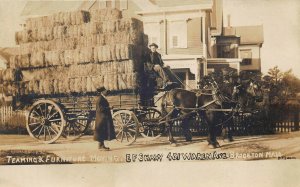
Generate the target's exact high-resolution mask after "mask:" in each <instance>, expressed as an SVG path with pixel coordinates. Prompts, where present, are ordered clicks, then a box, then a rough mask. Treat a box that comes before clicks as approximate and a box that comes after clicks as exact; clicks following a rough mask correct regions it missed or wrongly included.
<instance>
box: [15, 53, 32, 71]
mask: <svg viewBox="0 0 300 187" xmlns="http://www.w3.org/2000/svg"><path fill="white" fill-rule="evenodd" d="M30 56H31V55H30V54H25V55H18V57H17V58H18V59H19V67H20V68H28V67H30Z"/></svg>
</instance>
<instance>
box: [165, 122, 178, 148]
mask: <svg viewBox="0 0 300 187" xmlns="http://www.w3.org/2000/svg"><path fill="white" fill-rule="evenodd" d="M170 120H171V118H170V117H167V118H166V126H167V127H168V139H169V142H170V144H171V145H172V146H176V141H175V140H174V137H173V133H172V128H173V122H170Z"/></svg>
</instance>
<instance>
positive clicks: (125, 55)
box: [0, 9, 156, 143]
mask: <svg viewBox="0 0 300 187" xmlns="http://www.w3.org/2000/svg"><path fill="white" fill-rule="evenodd" d="M15 39H16V43H17V44H18V45H19V54H18V55H13V56H11V58H10V61H9V63H8V64H7V69H5V70H4V71H1V72H0V85H1V89H0V91H1V93H2V94H4V95H5V96H6V97H12V98H13V105H14V108H15V109H16V110H17V109H28V116H27V124H26V127H27V130H28V132H29V134H30V135H31V136H32V137H34V138H36V139H38V140H39V141H42V142H44V143H53V142H55V141H56V140H57V139H58V138H59V137H61V136H62V137H64V138H69V139H76V138H78V137H80V136H81V135H83V134H84V132H85V131H86V130H87V129H88V127H89V125H90V122H91V121H92V120H93V118H94V116H95V105H94V103H95V99H96V97H97V92H96V90H97V88H99V87H101V86H104V87H105V88H107V89H109V90H111V91H112V95H111V96H109V97H108V100H109V102H110V105H111V107H112V109H113V110H114V112H115V114H114V116H120V115H121V118H122V120H133V119H131V117H130V114H128V112H127V111H126V112H122V109H128V108H130V109H131V110H134V109H135V108H137V107H139V105H140V104H141V103H143V100H147V99H148V98H146V97H148V95H149V94H143V88H142V86H141V85H142V84H141V81H143V73H142V72H143V61H142V56H143V53H144V50H145V49H146V46H147V41H146V37H145V35H144V33H143V24H142V22H141V21H139V20H137V19H134V18H122V13H121V12H120V11H119V10H116V9H101V10H94V11H91V12H87V11H75V12H60V13H56V14H54V15H49V16H44V17H36V18H29V19H27V20H26V26H25V28H24V29H23V30H22V31H19V32H16V34H15ZM146 95H147V96H146ZM123 111H124V110H123ZM153 111H154V110H149V112H153ZM154 113H155V112H154ZM128 115H129V116H128ZM145 115H148V114H145V113H144V116H145ZM155 115H156V114H155ZM123 122H124V121H123ZM126 123H129V122H128V121H126ZM128 130H129V131H128V133H127V134H126V138H125V139H126V141H127V142H130V141H132V139H134V138H135V137H134V136H135V135H131V134H130V129H128ZM127 135H128V137H127ZM124 136H125V135H123V133H122V137H121V140H122V141H123V138H124ZM119 139H120V138H119Z"/></svg>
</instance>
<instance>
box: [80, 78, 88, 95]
mask: <svg viewBox="0 0 300 187" xmlns="http://www.w3.org/2000/svg"><path fill="white" fill-rule="evenodd" d="M81 91H82V92H84V93H86V92H87V77H82V78H81Z"/></svg>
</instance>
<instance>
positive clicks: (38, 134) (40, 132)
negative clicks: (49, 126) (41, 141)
mask: <svg viewBox="0 0 300 187" xmlns="http://www.w3.org/2000/svg"><path fill="white" fill-rule="evenodd" d="M43 129H44V125H43V126H42V128H41V130H40V132H39V134H38V136H37V137H38V138H39V137H40V136H41V132H42V130H43Z"/></svg>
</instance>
